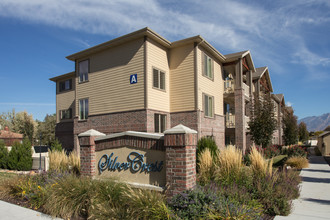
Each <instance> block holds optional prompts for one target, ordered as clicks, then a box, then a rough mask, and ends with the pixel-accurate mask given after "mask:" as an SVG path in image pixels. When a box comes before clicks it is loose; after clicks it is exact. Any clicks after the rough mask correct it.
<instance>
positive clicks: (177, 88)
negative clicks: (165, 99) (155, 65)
mask: <svg viewBox="0 0 330 220" xmlns="http://www.w3.org/2000/svg"><path fill="white" fill-rule="evenodd" d="M170 68H171V77H170V83H171V85H170V91H171V93H170V99H171V102H170V106H171V112H180V111H191V110H194V109H195V94H194V88H195V80H194V45H193V44H189V45H185V46H182V47H178V48H173V49H172V50H171V55H170Z"/></svg>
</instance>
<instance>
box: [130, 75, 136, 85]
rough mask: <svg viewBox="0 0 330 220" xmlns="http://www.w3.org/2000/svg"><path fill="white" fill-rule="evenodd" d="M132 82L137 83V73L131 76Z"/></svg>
mask: <svg viewBox="0 0 330 220" xmlns="http://www.w3.org/2000/svg"><path fill="white" fill-rule="evenodd" d="M129 81H130V83H131V84H135V83H137V74H132V75H131V76H130V78H129Z"/></svg>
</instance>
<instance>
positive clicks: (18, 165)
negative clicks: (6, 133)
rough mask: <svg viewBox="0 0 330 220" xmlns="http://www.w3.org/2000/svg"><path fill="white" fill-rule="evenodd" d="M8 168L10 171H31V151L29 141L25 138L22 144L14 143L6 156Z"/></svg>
mask: <svg viewBox="0 0 330 220" xmlns="http://www.w3.org/2000/svg"><path fill="white" fill-rule="evenodd" d="M8 167H9V169H11V170H31V168H32V149H31V143H30V141H29V140H28V139H27V138H25V139H24V140H23V143H22V144H20V143H18V142H15V143H14V144H13V146H12V148H11V151H10V152H9V154H8Z"/></svg>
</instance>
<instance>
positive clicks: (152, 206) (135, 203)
mask: <svg viewBox="0 0 330 220" xmlns="http://www.w3.org/2000/svg"><path fill="white" fill-rule="evenodd" d="M123 197H124V200H125V201H129V202H128V206H129V210H130V211H129V212H130V213H131V217H132V219H170V210H169V209H168V208H167V206H166V205H165V197H164V196H163V195H162V194H161V193H159V192H157V191H151V190H141V189H133V188H129V190H128V191H126V192H125V195H124V196H123Z"/></svg>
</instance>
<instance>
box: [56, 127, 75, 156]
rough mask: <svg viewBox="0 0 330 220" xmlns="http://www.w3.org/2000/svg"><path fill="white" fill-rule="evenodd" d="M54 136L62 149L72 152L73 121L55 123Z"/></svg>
mask: <svg viewBox="0 0 330 220" xmlns="http://www.w3.org/2000/svg"><path fill="white" fill-rule="evenodd" d="M55 136H56V138H57V139H58V140H59V141H60V142H61V144H62V147H63V148H65V149H67V150H70V151H71V150H73V148H74V135H73V121H71V122H60V123H57V124H56V127H55Z"/></svg>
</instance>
